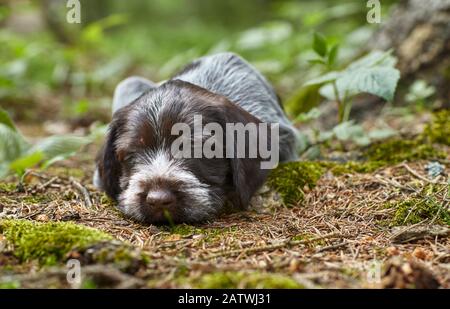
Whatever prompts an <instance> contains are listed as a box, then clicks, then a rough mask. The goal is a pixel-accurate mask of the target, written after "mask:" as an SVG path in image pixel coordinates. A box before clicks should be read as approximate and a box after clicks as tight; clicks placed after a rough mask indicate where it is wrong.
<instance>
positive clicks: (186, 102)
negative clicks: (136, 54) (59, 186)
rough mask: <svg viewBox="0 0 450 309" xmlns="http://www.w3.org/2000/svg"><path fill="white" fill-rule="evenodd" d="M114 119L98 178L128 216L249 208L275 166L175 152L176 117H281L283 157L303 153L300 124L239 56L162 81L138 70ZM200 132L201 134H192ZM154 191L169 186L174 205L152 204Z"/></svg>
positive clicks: (198, 216)
mask: <svg viewBox="0 0 450 309" xmlns="http://www.w3.org/2000/svg"><path fill="white" fill-rule="evenodd" d="M113 109H114V110H113V120H112V122H111V124H110V127H109V132H108V136H107V137H106V142H105V146H104V147H103V149H102V150H101V151H100V153H99V156H98V159H97V165H98V167H97V171H96V173H95V175H94V183H95V184H96V185H97V186H98V187H99V188H101V189H103V190H105V191H106V193H107V194H108V195H109V196H111V197H112V198H114V199H115V200H117V201H118V203H119V208H120V209H121V210H122V211H123V212H124V213H125V214H126V215H128V216H130V217H133V218H135V219H137V220H139V221H146V222H152V223H153V222H164V221H170V220H172V221H174V222H195V221H203V220H207V219H211V218H213V217H214V216H215V215H216V214H218V213H220V211H221V210H222V209H223V207H224V205H225V203H226V202H230V203H231V204H232V205H234V206H235V207H237V208H241V209H243V208H245V207H247V205H248V203H249V201H250V198H251V197H252V195H253V194H254V193H255V191H256V190H257V189H258V188H259V187H260V186H261V185H262V184H263V183H264V181H265V178H266V176H267V173H268V171H267V170H262V169H261V168H260V162H261V158H259V157H257V158H253V159H252V158H231V159H227V158H212V159H206V158H198V159H187V158H174V157H173V156H172V154H171V148H170V146H171V144H172V142H173V141H174V140H175V138H177V136H172V135H171V128H172V126H173V125H174V124H175V123H186V124H188V125H189V126H192V125H193V117H194V115H202V118H203V122H204V124H206V123H212V122H214V123H219V124H220V125H221V126H222V127H223V128H225V125H226V123H243V124H247V123H255V124H258V123H261V122H267V123H279V125H280V160H281V161H287V160H293V159H295V158H296V151H295V150H296V149H295V148H296V130H295V128H294V127H293V126H292V125H291V124H290V122H289V121H288V119H287V118H286V116H285V115H284V113H283V110H282V108H281V106H280V104H279V101H278V99H277V96H276V94H275V92H274V91H273V89H272V87H271V86H270V85H269V84H268V82H267V81H266V80H265V78H264V77H263V76H262V75H261V74H259V73H258V72H257V71H256V70H255V69H254V68H253V67H252V66H251V65H249V64H248V63H247V62H245V61H244V60H242V59H241V58H240V57H238V56H236V55H234V54H231V53H224V54H218V55H213V56H208V57H204V58H200V59H198V60H196V61H194V62H193V63H191V64H190V65H188V66H187V67H186V68H185V69H184V70H183V71H181V72H180V73H179V74H177V75H175V76H174V77H173V78H172V79H170V80H169V81H167V82H164V83H163V84H162V85H159V86H158V85H156V84H154V83H153V82H150V81H146V80H145V79H142V78H136V77H132V78H129V79H127V80H125V81H123V82H121V83H120V84H119V86H118V88H117V89H116V92H115V98H114V106H113ZM191 138H192V139H194V138H196V137H195V136H192V137H191ZM152 190H170V192H171V193H173V195H174V198H176V205H175V206H174V205H171V206H170V207H169V208H168V209H167V211H166V209H165V210H164V211H162V210H161V209H156V208H155V207H151V206H149V205H148V203H146V199H145V196H146V194H147V192H151V191H152Z"/></svg>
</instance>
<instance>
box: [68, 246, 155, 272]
mask: <svg viewBox="0 0 450 309" xmlns="http://www.w3.org/2000/svg"><path fill="white" fill-rule="evenodd" d="M73 250H74V251H76V254H77V255H79V256H80V257H82V258H81V259H82V260H83V261H84V263H86V264H97V263H101V264H114V266H115V267H116V268H119V269H120V270H122V271H125V272H127V273H135V272H137V271H138V270H139V269H140V268H141V267H144V266H145V265H147V264H148V263H149V262H150V257H149V256H148V255H145V254H144V253H143V252H142V251H141V250H139V249H138V248H135V247H133V246H130V245H128V244H126V243H123V242H121V241H100V242H97V243H95V244H93V245H91V246H85V247H84V248H81V249H79V248H78V247H77V248H74V249H73Z"/></svg>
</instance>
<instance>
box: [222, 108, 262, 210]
mask: <svg viewBox="0 0 450 309" xmlns="http://www.w3.org/2000/svg"><path fill="white" fill-rule="evenodd" d="M223 106H224V109H225V118H226V122H227V123H228V124H243V125H244V126H245V125H247V124H249V123H254V124H255V126H256V133H255V134H250V135H249V139H246V142H245V148H246V149H245V157H244V158H242V157H238V155H237V152H238V149H237V147H239V145H238V144H237V141H236V140H237V136H235V137H234V138H233V139H234V153H233V157H232V158H230V164H231V172H232V181H233V188H234V192H233V193H232V194H231V196H230V197H229V199H230V201H231V202H232V204H233V205H234V206H235V207H238V208H240V209H245V208H246V207H247V206H248V204H249V202H250V199H251V197H252V196H253V194H255V192H256V191H257V190H258V189H259V188H260V187H261V186H262V185H263V184H264V182H265V180H266V178H267V175H268V172H269V171H268V170H267V169H261V161H262V159H261V157H260V155H259V152H258V148H257V146H258V143H259V142H260V141H259V132H258V125H259V123H261V121H260V120H259V119H258V118H256V117H255V116H253V115H251V114H250V113H249V112H247V111H246V110H244V109H243V108H241V107H239V106H237V105H236V104H234V103H232V102H230V101H228V100H226V102H224V104H223ZM233 134H234V133H233ZM269 136H270V135H269V133H267V137H269ZM227 138H229V136H228V134H227ZM267 142H268V144H269V145H270V140H268V141H267ZM226 144H228V141H227V143H226ZM249 147H256V149H254V150H255V151H256V158H250V157H249V149H248V148H249ZM241 151H242V149H241Z"/></svg>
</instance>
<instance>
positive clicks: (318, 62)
mask: <svg viewBox="0 0 450 309" xmlns="http://www.w3.org/2000/svg"><path fill="white" fill-rule="evenodd" d="M308 63H310V64H323V65H325V64H327V63H326V62H325V60H323V59H310V60H308Z"/></svg>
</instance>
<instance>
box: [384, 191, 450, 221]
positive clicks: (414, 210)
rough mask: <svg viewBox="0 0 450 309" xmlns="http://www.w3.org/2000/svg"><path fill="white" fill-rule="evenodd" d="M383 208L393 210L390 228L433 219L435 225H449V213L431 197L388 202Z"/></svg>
mask: <svg viewBox="0 0 450 309" xmlns="http://www.w3.org/2000/svg"><path fill="white" fill-rule="evenodd" d="M385 207H386V208H394V209H395V214H394V217H393V218H392V220H391V222H390V225H391V226H398V225H410V224H416V223H419V222H421V221H423V220H426V219H428V220H432V219H434V218H436V220H437V221H436V223H444V224H447V225H450V212H449V211H448V210H446V209H444V208H443V207H442V205H441V204H440V203H439V202H437V201H435V200H434V199H433V198H431V197H427V198H423V199H420V198H409V199H407V200H403V201H398V202H390V203H387V204H386V205H385Z"/></svg>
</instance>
